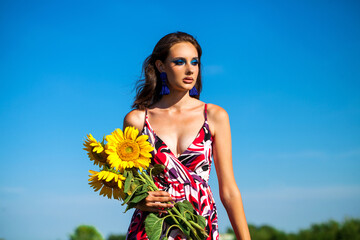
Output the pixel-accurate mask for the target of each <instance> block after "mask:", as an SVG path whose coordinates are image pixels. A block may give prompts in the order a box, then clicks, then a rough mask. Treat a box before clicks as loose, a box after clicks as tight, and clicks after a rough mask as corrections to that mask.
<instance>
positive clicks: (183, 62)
mask: <svg viewBox="0 0 360 240" xmlns="http://www.w3.org/2000/svg"><path fill="white" fill-rule="evenodd" d="M172 62H173V63H175V65H184V64H185V61H184V60H182V59H177V60H174V61H172Z"/></svg>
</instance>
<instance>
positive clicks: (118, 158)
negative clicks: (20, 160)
mask: <svg viewBox="0 0 360 240" xmlns="http://www.w3.org/2000/svg"><path fill="white" fill-rule="evenodd" d="M138 134H139V130H137V129H136V128H135V127H126V128H125V131H124V133H123V132H122V131H121V129H116V130H115V131H114V132H112V133H111V135H107V136H106V141H107V142H108V143H107V144H106V146H105V148H106V150H105V152H106V153H107V154H108V155H109V156H108V158H107V159H108V163H109V164H110V165H111V167H112V168H115V169H116V170H120V171H123V170H124V169H127V168H132V167H136V168H138V169H140V171H141V170H142V169H143V168H145V169H146V168H147V167H148V166H149V164H150V158H151V157H152V155H151V153H150V152H151V151H152V150H154V148H153V147H152V146H151V144H150V143H149V142H148V141H147V139H148V138H149V136H148V135H141V136H139V137H138Z"/></svg>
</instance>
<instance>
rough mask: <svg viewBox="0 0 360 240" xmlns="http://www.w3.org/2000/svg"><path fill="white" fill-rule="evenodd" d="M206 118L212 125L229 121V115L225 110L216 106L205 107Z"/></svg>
mask: <svg viewBox="0 0 360 240" xmlns="http://www.w3.org/2000/svg"><path fill="white" fill-rule="evenodd" d="M207 112H208V118H209V120H210V121H212V122H214V123H220V124H221V123H222V122H223V121H228V120H229V115H228V113H227V112H226V110H225V109H224V108H222V107H220V106H218V105H215V104H212V103H209V104H208V105H207Z"/></svg>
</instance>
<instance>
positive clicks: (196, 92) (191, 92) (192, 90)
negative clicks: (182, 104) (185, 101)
mask: <svg viewBox="0 0 360 240" xmlns="http://www.w3.org/2000/svg"><path fill="white" fill-rule="evenodd" d="M189 93H190V96H197V95H199V93H198V91H197V89H196V87H195V86H194V87H193V88H192V89H191V90H190V92H189Z"/></svg>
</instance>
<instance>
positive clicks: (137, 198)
mask: <svg viewBox="0 0 360 240" xmlns="http://www.w3.org/2000/svg"><path fill="white" fill-rule="evenodd" d="M148 195H149V194H148V193H147V192H145V193H142V194H134V197H133V198H131V199H130V201H129V203H135V204H136V203H138V202H140V201H141V200H143V199H144V198H146V197H147V196H148Z"/></svg>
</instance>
